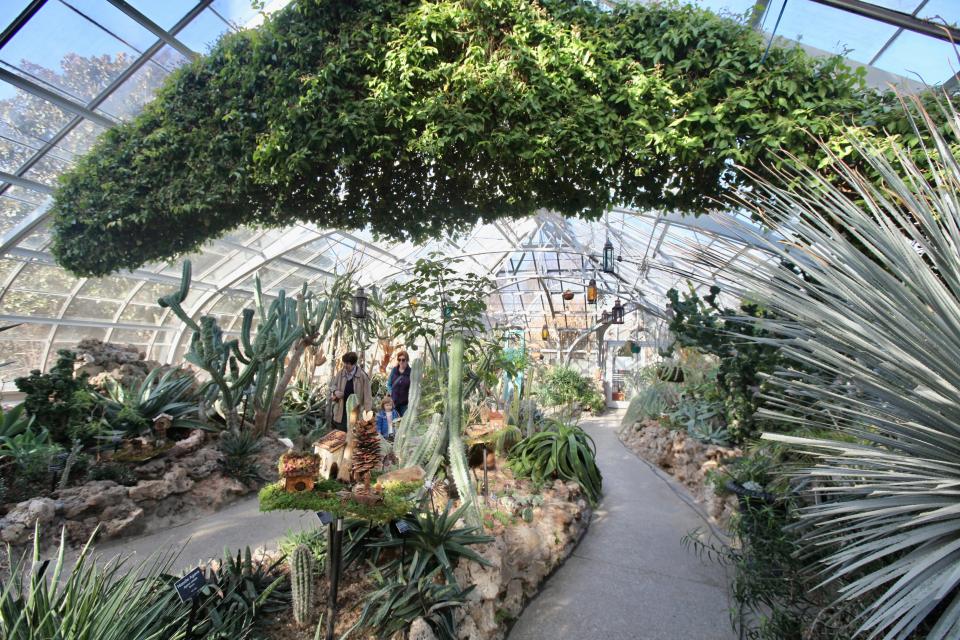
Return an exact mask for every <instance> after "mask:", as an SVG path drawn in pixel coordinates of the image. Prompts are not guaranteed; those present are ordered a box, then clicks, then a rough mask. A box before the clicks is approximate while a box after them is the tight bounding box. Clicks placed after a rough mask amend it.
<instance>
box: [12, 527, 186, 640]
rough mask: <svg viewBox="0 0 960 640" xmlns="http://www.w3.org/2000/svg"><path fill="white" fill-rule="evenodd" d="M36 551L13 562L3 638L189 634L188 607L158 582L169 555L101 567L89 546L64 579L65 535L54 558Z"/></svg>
mask: <svg viewBox="0 0 960 640" xmlns="http://www.w3.org/2000/svg"><path fill="white" fill-rule="evenodd" d="M38 540H40V535H35V536H34V541H35V542H34V547H33V554H32V556H31V557H30V560H29V561H28V560H27V557H26V555H25V554H24V555H23V556H20V557H19V558H14V557H12V556H11V554H12V551H11V550H10V548H9V547H8V548H7V553H8V556H11V557H10V558H9V559H10V561H11V570H10V578H9V580H7V581H6V583H0V638H4V640H48V639H50V638H57V639H58V640H130V638H138V639H141V640H178V639H180V638H184V637H185V635H186V628H185V616H186V613H187V606H184V605H180V602H179V600H178V599H177V596H176V593H175V592H174V590H173V588H172V586H171V585H169V584H167V583H166V582H165V581H163V580H161V579H160V576H161V574H163V573H164V572H165V571H166V569H167V568H168V567H169V566H170V562H171V560H172V558H171V557H170V556H153V557H152V558H151V559H150V560H148V561H147V562H145V563H143V564H141V565H139V566H136V567H133V566H128V565H127V563H125V562H124V561H114V562H111V563H109V564H106V565H98V564H97V563H96V562H95V561H94V560H93V559H92V558H91V551H92V550H91V547H90V546H89V543H88V544H87V546H85V547H84V548H83V550H82V551H81V553H80V556H79V557H78V558H77V561H76V564H75V565H74V567H73V570H72V571H71V572H70V574H69V576H65V573H64V572H65V566H64V558H65V553H66V540H65V532H64V533H63V534H61V538H60V548H59V551H58V553H57V558H56V561H55V562H53V563H52V564H51V563H50V561H49V560H41V556H40V548H39V546H38V543H37V542H36V541H38Z"/></svg>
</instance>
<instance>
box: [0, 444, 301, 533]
mask: <svg viewBox="0 0 960 640" xmlns="http://www.w3.org/2000/svg"><path fill="white" fill-rule="evenodd" d="M268 443H269V444H268ZM264 444H266V445H267V446H265V447H264V451H263V452H261V454H260V458H259V462H260V466H261V468H263V469H264V470H267V469H269V468H270V466H272V465H273V463H274V460H276V458H277V456H278V455H279V451H280V450H281V449H282V448H283V447H282V445H279V444H278V443H275V442H271V441H269V440H266V439H265V440H264ZM221 457H222V454H221V453H220V451H219V450H218V449H217V448H216V447H215V446H214V445H213V444H211V443H207V442H206V434H204V432H203V431H194V432H193V433H192V434H191V435H190V437H188V438H186V439H184V440H181V441H179V442H177V443H176V444H175V445H174V447H173V448H172V449H170V450H169V451H168V452H166V453H165V454H164V455H163V456H162V457H160V458H156V459H154V460H151V461H149V462H146V463H144V464H141V465H139V466H137V467H135V468H134V473H136V475H137V483H136V484H135V485H133V486H129V487H127V486H123V485H120V484H117V483H116V482H113V481H110V480H99V481H92V482H87V483H84V484H82V485H80V486H76V487H69V488H67V489H64V490H62V491H57V492H55V493H54V494H53V496H52V497H44V498H33V499H31V500H26V501H24V502H21V503H19V504H17V505H15V506H14V507H13V508H11V509H10V510H9V511H8V512H7V515H6V516H5V517H3V518H0V541H2V542H4V543H8V544H11V545H13V546H23V545H26V544H28V543H30V542H31V541H32V538H33V531H34V523H39V525H40V529H41V532H42V535H43V538H42V540H41V542H42V543H44V544H48V543H52V542H54V541H55V540H56V538H57V537H58V536H59V534H60V530H61V528H65V529H66V534H67V539H68V541H69V542H70V543H72V544H83V543H85V542H86V541H87V539H88V538H89V537H90V535H91V534H92V533H93V531H94V529H96V528H97V526H98V525H99V527H100V533H99V536H100V537H101V539H106V538H119V537H123V536H130V535H137V534H140V533H143V532H144V531H146V530H147V529H148V528H158V527H159V528H162V527H168V526H172V525H175V524H181V523H183V522H187V521H189V520H192V519H194V518H196V517H197V516H198V515H202V514H205V513H210V512H213V511H216V510H218V509H220V508H222V507H223V506H225V505H227V504H229V503H231V502H233V501H234V500H236V499H237V498H239V497H240V496H244V495H246V494H248V493H251V492H253V491H255V490H256V489H257V487H255V486H249V485H245V484H243V483H242V482H239V481H238V480H235V479H233V478H228V477H226V476H224V475H223V474H222V473H221V470H220V469H221V467H220V462H221Z"/></svg>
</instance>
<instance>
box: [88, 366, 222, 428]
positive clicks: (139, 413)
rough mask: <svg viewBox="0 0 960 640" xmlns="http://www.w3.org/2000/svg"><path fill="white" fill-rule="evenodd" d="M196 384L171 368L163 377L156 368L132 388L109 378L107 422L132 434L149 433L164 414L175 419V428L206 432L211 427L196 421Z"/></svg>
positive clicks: (106, 400) (106, 403)
mask: <svg viewBox="0 0 960 640" xmlns="http://www.w3.org/2000/svg"><path fill="white" fill-rule="evenodd" d="M193 383H194V379H193V376H191V375H189V374H187V373H186V372H184V371H182V370H179V369H169V370H167V371H166V372H164V373H163V375H160V369H154V370H153V371H151V372H150V373H149V374H148V375H147V377H146V378H144V379H143V381H142V382H141V383H140V384H138V385H136V386H135V387H133V388H127V387H124V386H123V385H121V384H120V383H118V382H116V381H115V380H111V379H108V380H107V385H106V396H105V397H104V399H103V402H104V405H105V409H106V416H107V419H108V420H109V421H110V424H112V425H113V426H115V427H117V428H120V429H122V430H123V431H125V432H126V433H128V434H129V435H140V434H141V433H144V432H146V431H147V430H149V428H150V426H151V425H152V421H153V419H154V418H155V417H156V416H158V415H160V414H161V413H166V414H167V415H170V416H173V427H174V428H176V427H184V428H198V429H207V428H209V425H207V424H206V423H204V422H200V421H199V420H195V419H193V416H195V415H196V413H197V403H196V401H195V399H194V397H193Z"/></svg>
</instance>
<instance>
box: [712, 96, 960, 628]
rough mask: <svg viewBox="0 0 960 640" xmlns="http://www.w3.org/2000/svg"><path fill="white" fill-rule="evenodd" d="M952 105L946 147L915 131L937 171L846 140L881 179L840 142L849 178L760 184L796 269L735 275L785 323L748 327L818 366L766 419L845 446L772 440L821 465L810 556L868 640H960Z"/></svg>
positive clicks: (957, 266) (816, 471)
mask: <svg viewBox="0 0 960 640" xmlns="http://www.w3.org/2000/svg"><path fill="white" fill-rule="evenodd" d="M918 107H919V103H918ZM943 109H944V112H945V115H947V116H948V117H949V120H950V125H951V126H950V127H949V131H947V132H946V133H944V134H942V135H941V133H940V132H938V130H937V128H936V127H934V126H933V125H932V123H931V121H930V120H929V116H927V114H925V113H923V111H922V109H920V114H921V115H920V116H917V118H916V119H914V120H912V121H913V123H914V126H915V127H916V128H917V131H918V132H919V131H920V130H921V129H925V130H924V131H923V132H922V136H929V139H931V140H932V141H933V146H932V147H930V148H928V149H926V154H927V160H926V163H925V164H924V165H922V166H919V165H917V164H916V163H914V162H912V161H911V160H910V157H909V154H908V153H907V151H906V150H904V149H903V148H898V147H897V145H894V146H893V151H892V152H891V153H890V154H889V155H888V156H885V155H884V154H883V153H880V151H879V148H878V147H877V146H875V145H874V143H872V142H871V141H869V140H866V139H864V138H862V137H861V136H860V135H858V134H856V133H855V132H852V133H851V134H849V135H848V136H847V143H848V144H849V145H850V147H851V148H852V149H853V151H854V152H855V153H856V154H858V155H859V156H861V157H862V158H863V159H864V161H865V162H866V163H867V165H869V166H870V167H871V168H872V169H874V170H876V172H877V173H878V174H879V175H880V176H882V177H883V180H882V182H880V183H871V182H869V181H868V180H866V179H865V178H863V177H862V176H860V175H859V174H857V173H855V172H854V171H852V170H851V169H849V168H847V167H846V166H845V165H844V164H843V162H842V160H841V159H840V158H839V157H838V156H836V155H834V154H832V153H831V152H830V150H829V149H826V148H825V149H824V153H825V154H827V159H828V160H829V161H830V162H831V163H832V165H833V166H834V167H837V169H836V173H837V175H835V176H831V177H830V178H827V177H824V176H822V175H820V174H818V173H817V171H815V170H813V169H809V168H805V167H799V166H796V167H794V168H793V169H791V170H790V171H789V172H788V173H786V174H785V175H783V176H781V177H782V179H783V184H785V185H790V186H789V187H780V186H775V185H773V184H770V183H764V182H761V181H758V182H757V184H756V190H757V191H758V192H761V193H763V194H765V195H766V196H767V197H766V202H765V203H764V210H763V212H762V215H764V216H765V218H766V219H767V220H768V221H770V222H771V224H772V225H774V226H775V227H776V230H777V231H778V232H779V233H780V234H782V236H783V238H784V241H783V242H774V241H771V240H768V239H766V238H763V237H760V236H759V235H757V236H755V242H756V243H757V244H758V245H759V246H760V247H761V248H762V249H763V250H765V251H766V252H768V253H769V254H771V255H772V256H774V257H775V258H779V260H772V261H768V262H766V263H763V264H761V265H759V266H756V265H751V268H749V269H747V268H734V269H733V271H732V273H730V274H729V278H730V280H731V282H739V283H741V284H742V285H743V286H744V287H745V291H746V292H749V293H750V295H751V296H752V297H753V298H754V299H756V300H758V301H759V302H760V303H761V304H763V305H765V306H766V307H767V308H769V309H770V310H771V311H773V312H774V313H773V315H774V316H775V318H767V319H752V320H751V319H744V320H743V321H744V322H754V323H756V324H757V326H760V327H762V328H764V329H767V330H769V331H770V332H771V333H772V334H773V335H775V336H780V337H779V338H777V339H774V340H773V341H774V342H775V343H776V344H778V345H779V346H780V347H781V349H782V350H783V351H784V354H785V355H786V356H787V357H788V358H789V359H790V360H793V361H795V362H798V363H801V364H802V366H803V368H804V369H805V370H804V371H781V372H779V373H777V374H776V376H775V377H774V378H773V379H772V380H771V382H772V383H773V387H774V391H773V392H770V394H771V395H770V397H768V398H766V403H765V405H766V407H767V408H766V409H764V410H763V412H762V413H763V416H762V417H764V418H767V419H771V420H775V421H776V420H779V421H780V423H781V424H783V425H785V426H788V427H796V426H799V427H802V428H807V429H811V430H814V431H816V430H819V431H823V430H827V431H833V432H834V433H838V436H841V435H842V436H844V437H837V438H836V439H835V440H834V439H830V438H827V439H822V438H821V439H814V438H802V437H794V436H790V435H772V434H767V435H765V437H766V438H768V439H775V440H779V441H782V442H787V443H790V444H792V445H794V446H795V447H796V448H797V449H799V450H800V451H803V452H806V453H808V454H811V455H812V456H814V459H815V460H816V461H817V462H816V464H815V465H814V466H811V467H810V468H807V469H804V470H802V471H800V472H799V474H800V475H802V476H805V477H806V478H807V479H808V480H813V481H814V482H811V483H808V486H809V487H810V488H809V489H808V491H810V492H813V493H815V494H816V498H817V500H816V501H813V500H811V502H815V504H813V505H812V506H809V507H806V508H804V509H803V510H802V511H801V513H800V518H801V522H804V523H806V524H808V525H810V528H809V530H808V535H806V536H805V537H804V538H803V541H802V542H801V544H802V546H803V549H802V551H803V552H805V553H806V554H808V555H809V556H811V557H817V558H819V559H820V561H821V563H822V564H821V567H822V576H821V578H822V581H823V582H824V583H828V584H830V585H832V587H833V588H834V589H836V591H837V593H838V595H839V599H840V603H844V604H849V603H851V602H855V603H859V607H860V613H859V615H858V616H857V618H856V621H855V626H856V631H855V634H856V635H857V636H858V637H867V638H881V637H882V638H884V639H886V640H901V639H906V638H908V637H915V634H921V635H923V636H924V637H926V638H927V640H947V639H949V638H958V637H960V493H958V491H957V488H958V486H960V338H958V336H960V159H958V157H957V155H956V153H955V151H954V150H955V149H957V145H958V144H960V117H958V114H957V112H956V111H955V109H954V107H953V105H950V104H944V105H943ZM716 258H717V260H718V261H719V258H720V256H717V257H716ZM798 408H802V409H804V410H803V411H802V412H798V411H796V409H798Z"/></svg>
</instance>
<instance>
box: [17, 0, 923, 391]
mask: <svg viewBox="0 0 960 640" xmlns="http://www.w3.org/2000/svg"><path fill="white" fill-rule="evenodd" d="M699 1H700V2H702V3H707V4H709V2H714V3H716V2H727V1H733V0H699ZM777 1H779V0H772V1H771V2H769V3H764V6H765V7H766V6H767V5H769V6H770V7H771V8H772V7H773V4H774V3H775V2H777ZM804 1H806V2H810V1H812V0H804ZM911 1H913V0H911ZM920 1H921V2H922V0H920ZM749 2H750V4H751V5H753V4H754V0H749ZM285 3H286V0H275V1H274V2H273V3H272V5H273V6H274V7H276V6H282V5H283V4H285ZM247 4H248V3H246V1H245V0H244V1H240V2H238V1H237V0H169V1H168V2H164V3H155V2H148V1H147V0H14V1H13V2H11V3H6V4H4V6H3V7H0V25H2V24H3V23H4V22H6V23H7V25H8V26H7V27H6V28H5V29H4V30H3V31H2V32H0V254H2V255H0V322H8V323H12V322H22V323H23V324H22V325H21V326H19V327H17V328H15V329H12V330H10V331H6V332H4V333H3V334H2V336H0V361H8V360H9V361H13V362H14V365H13V366H11V367H7V368H5V369H3V370H0V376H2V379H4V380H6V381H10V380H12V378H13V377H15V376H18V375H22V374H24V373H25V372H26V371H28V370H30V369H32V368H42V367H44V366H45V365H46V364H47V363H49V361H50V360H51V358H52V355H53V354H54V353H55V351H56V349H57V348H60V347H62V346H72V345H74V344H76V342H77V341H78V340H79V339H81V338H83V337H94V338H99V339H103V340H112V341H115V342H122V343H130V344H135V345H137V346H139V347H141V348H142V349H143V350H144V351H145V352H146V355H147V357H148V358H151V359H156V360H161V361H167V362H172V361H176V360H178V359H179V358H180V357H181V355H182V353H183V351H184V350H185V348H186V344H185V343H186V340H187V337H188V336H187V335H186V334H185V332H184V329H183V327H182V325H181V323H180V321H179V320H178V319H177V318H176V317H175V316H173V315H172V314H171V313H169V311H165V310H163V309H160V308H159V307H158V306H157V304H156V300H157V298H159V297H161V296H162V295H165V294H166V293H168V292H169V291H171V290H173V288H174V287H175V286H176V284H177V283H178V282H179V276H180V267H179V264H178V263H169V264H168V263H163V264H152V265H145V266H144V267H142V268H140V269H137V270H135V271H130V272H124V273H119V274H116V275H114V276H110V277H107V278H99V279H86V278H81V279H77V278H73V277H71V276H69V275H67V274H66V273H65V272H63V271H62V270H61V269H60V268H59V267H58V266H57V265H56V264H55V262H54V260H53V258H52V256H51V255H50V253H49V244H50V236H49V232H48V230H47V228H46V218H47V213H48V209H49V194H50V192H51V190H52V186H53V185H54V184H55V181H56V178H57V176H58V175H59V173H60V172H62V171H63V170H64V169H65V168H66V167H68V166H69V165H70V163H71V162H72V161H73V160H74V159H75V158H76V157H79V156H80V155H82V154H83V153H85V152H86V150H87V149H88V148H89V146H90V145H91V144H92V142H93V141H94V140H95V139H96V137H97V136H98V135H99V134H100V133H102V132H103V131H104V130H105V127H109V126H112V125H113V124H114V123H116V122H120V121H123V120H125V119H127V118H129V117H131V116H132V115H134V114H135V113H137V112H138V111H139V109H140V108H142V106H143V105H144V104H145V103H146V102H147V101H148V100H149V99H150V97H151V96H152V94H153V92H154V91H155V90H156V88H157V87H159V86H160V84H161V83H162V81H163V79H164V78H165V77H166V75H167V74H168V73H169V72H170V71H171V70H172V69H174V68H176V67H177V66H178V65H180V64H183V63H184V62H186V61H187V60H189V59H190V58H191V57H193V56H194V55H196V52H199V51H203V50H204V49H205V47H206V46H208V45H209V43H211V42H213V41H214V40H215V39H216V38H217V37H218V36H219V35H220V34H221V33H223V32H224V31H227V30H229V29H236V28H238V27H237V24H243V25H247V26H252V25H254V24H256V23H257V21H258V20H259V19H260V17H259V16H258V15H257V14H256V12H254V11H252V10H251V9H249V8H244V6H245V5H247ZM778 6H779V5H778ZM918 10H919V9H918ZM914 13H915V14H916V13H917V11H914ZM754 26H756V27H758V28H762V27H763V25H762V24H760V23H759V20H758V22H757V23H754ZM900 33H902V32H898V35H900ZM63 34H67V35H68V37H66V38H64V37H63ZM41 41H42V42H44V43H45V44H44V47H38V46H37V45H36V43H37V42H41ZM888 47H889V43H888ZM94 72H95V73H94ZM608 235H609V237H610V239H611V241H612V242H613V243H614V244H615V246H616V247H617V248H618V251H619V253H620V255H621V257H622V261H621V262H619V263H618V271H617V273H616V274H615V275H611V274H604V273H602V271H601V270H600V269H598V268H597V265H598V259H599V255H600V253H601V251H602V246H603V243H604V241H605V240H606V238H607V236H608ZM433 252H439V253H441V254H443V255H446V256H450V257H451V258H460V260H459V261H458V262H456V263H455V265H456V268H457V269H460V270H462V271H464V272H466V271H473V272H477V273H483V274H487V275H489V276H490V277H491V278H492V279H493V280H494V282H495V284H496V289H495V291H494V293H493V294H492V295H491V297H490V303H489V309H488V322H489V323H490V324H491V325H504V326H516V325H519V326H521V327H524V328H526V329H527V330H529V331H530V338H531V340H533V341H534V342H536V341H537V340H539V330H540V327H541V326H542V325H543V324H548V325H550V326H551V327H552V328H554V329H555V330H556V331H557V332H570V333H572V334H576V333H582V332H585V331H589V330H591V329H593V328H595V327H596V326H597V312H598V310H601V309H603V308H604V307H608V306H609V304H610V303H611V302H612V300H613V299H615V298H616V297H618V296H619V297H620V298H621V299H622V300H624V301H625V302H626V304H627V308H628V311H629V313H628V318H629V320H628V323H627V324H626V325H623V326H622V327H617V328H616V329H615V332H614V333H615V334H616V333H619V334H621V335H631V332H634V331H636V329H637V328H638V327H639V326H642V325H644V323H645V322H646V323H650V322H654V321H655V318H657V317H658V316H659V315H661V314H662V310H663V308H664V305H665V302H666V299H665V294H666V291H667V290H668V289H669V288H671V287H675V286H680V287H682V286H685V284H684V283H685V282H686V281H688V280H689V281H691V282H692V283H693V284H694V286H702V285H703V284H704V283H711V282H713V281H714V280H716V279H717V278H718V276H719V275H720V274H721V272H722V269H723V265H720V266H719V267H715V268H711V267H708V266H707V264H706V262H705V261H703V260H702V259H701V258H702V257H703V256H704V255H706V254H707V253H709V254H710V255H711V256H714V257H715V256H716V255H723V256H728V262H733V261H751V260H752V261H757V260H764V259H765V257H764V256H762V255H760V254H758V252H757V251H756V250H755V249H753V248H752V245H751V243H750V242H749V239H748V238H745V237H742V236H740V237H738V236H737V234H735V233H731V232H730V231H728V230H727V229H726V227H725V226H724V225H721V224H717V222H716V221H715V220H712V219H710V218H708V217H703V218H687V217H681V216H678V215H673V214H664V213H656V212H635V211H626V210H620V209H615V210H613V211H611V212H610V213H609V215H608V216H607V217H606V219H605V220H603V221H598V222H592V223H591V222H586V221H583V220H569V219H563V218H562V217H560V216H557V215H555V214H552V213H550V212H546V211H541V212H539V213H537V214H536V215H534V216H530V217H527V218H523V219H519V220H515V221H510V222H506V221H503V222H499V223H495V224H489V225H481V226H477V227H476V228H474V229H472V230H471V231H470V232H469V233H467V234H464V235H463V236H461V237H456V238H441V239H437V240H433V241H430V242H427V243H424V244H419V245H414V244H411V243H406V242H400V243H398V242H389V243H384V242H379V241H377V240H375V239H374V238H373V237H371V235H370V234H369V233H366V232H345V231H339V230H331V229H320V228H317V227H315V226H312V225H302V224H298V225H292V226H290V227H287V228H284V229H268V230H263V229H246V228H241V229H237V230H235V231H234V232H232V233H230V234H228V235H226V236H225V237H223V238H220V239H218V240H215V241H212V242H210V243H208V245H207V246H205V247H204V249H203V251H201V252H198V253H197V254H195V255H193V256H191V258H192V260H193V262H194V279H193V288H192V291H191V295H190V297H189V298H188V300H187V301H186V307H187V309H189V310H190V312H191V313H192V314H194V315H200V314H205V313H206V314H213V315H216V316H218V317H220V318H221V320H222V324H223V326H224V327H226V329H227V330H228V331H234V330H236V329H237V323H238V318H239V315H240V313H239V312H240V310H241V309H242V308H243V307H244V306H245V305H247V304H249V301H250V294H251V292H252V281H253V276H254V275H255V274H259V275H260V276H261V278H262V281H263V283H264V285H265V287H266V290H267V293H268V295H270V294H275V293H276V291H277V290H279V289H280V288H286V289H287V290H293V289H295V288H298V287H299V286H300V284H301V283H302V282H304V281H306V282H307V283H309V284H313V285H317V284H320V283H322V282H323V281H325V280H326V279H327V278H330V277H331V276H332V275H333V274H335V273H339V272H342V271H344V270H345V269H357V270H359V273H360V274H361V278H362V281H363V283H364V284H383V283H386V282H388V281H390V280H393V279H398V278H404V277H405V273H406V272H407V271H408V270H409V269H410V267H411V266H412V265H413V264H414V263H415V262H416V260H417V259H418V258H421V257H425V256H427V255H429V254H431V253H433ZM591 277H596V278H597V281H598V284H599V286H600V290H601V294H602V296H603V299H602V301H601V304H600V305H597V307H592V306H590V305H587V304H586V303H585V295H584V291H585V286H586V282H587V281H588V280H589V279H590V278H591ZM565 290H570V291H573V292H574V294H575V295H574V298H573V300H570V301H567V300H564V299H563V295H562V293H563V292H564V291H565Z"/></svg>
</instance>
